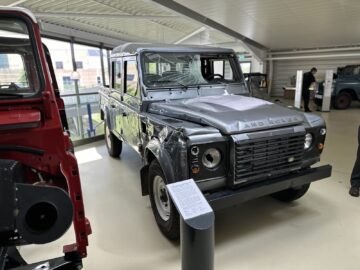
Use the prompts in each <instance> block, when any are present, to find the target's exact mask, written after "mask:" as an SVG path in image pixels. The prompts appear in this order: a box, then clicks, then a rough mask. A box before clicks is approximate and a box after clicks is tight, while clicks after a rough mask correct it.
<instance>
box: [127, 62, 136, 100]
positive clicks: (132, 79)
mask: <svg viewBox="0 0 360 270" xmlns="http://www.w3.org/2000/svg"><path fill="white" fill-rule="evenodd" d="M125 70H126V71H125V72H126V73H125V75H126V90H125V93H127V94H128V95H130V96H134V97H138V96H139V87H138V82H139V76H138V70H137V66H136V61H135V60H129V61H126V62H125Z"/></svg>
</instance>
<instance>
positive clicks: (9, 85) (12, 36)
mask: <svg viewBox="0 0 360 270" xmlns="http://www.w3.org/2000/svg"><path fill="white" fill-rule="evenodd" d="M39 87H40V84H39V77H38V74H37V68H36V63H35V58H34V55H33V49H32V45H31V42H30V37H29V33H28V30H27V27H26V25H25V23H23V22H22V21H20V20H16V19H0V96H1V97H2V98H13V97H23V96H30V95H33V94H34V93H36V92H37V91H38V90H39Z"/></svg>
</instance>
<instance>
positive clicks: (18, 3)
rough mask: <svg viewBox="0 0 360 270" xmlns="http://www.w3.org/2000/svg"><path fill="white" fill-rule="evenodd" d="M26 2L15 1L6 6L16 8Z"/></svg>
mask: <svg viewBox="0 0 360 270" xmlns="http://www.w3.org/2000/svg"><path fill="white" fill-rule="evenodd" d="M26 1H27V0H18V1H15V2H13V3H11V4H9V5H7V6H8V7H15V6H18V5H20V4H22V3H24V2H26Z"/></svg>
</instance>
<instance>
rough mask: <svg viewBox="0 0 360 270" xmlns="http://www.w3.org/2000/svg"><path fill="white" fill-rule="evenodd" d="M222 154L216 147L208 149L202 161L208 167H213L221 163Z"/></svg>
mask: <svg viewBox="0 0 360 270" xmlns="http://www.w3.org/2000/svg"><path fill="white" fill-rule="evenodd" d="M220 161H221V154H220V151H219V150H217V149H215V148H209V149H207V150H206V151H205V152H204V154H203V156H202V163H203V164H204V166H205V167H206V168H209V169H212V168H215V167H216V166H218V165H219V164H220Z"/></svg>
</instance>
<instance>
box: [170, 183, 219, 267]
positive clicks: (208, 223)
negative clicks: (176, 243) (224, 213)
mask: <svg viewBox="0 0 360 270" xmlns="http://www.w3.org/2000/svg"><path fill="white" fill-rule="evenodd" d="M167 190H168V193H169V195H170V197H171V199H172V201H173V203H174V204H175V206H176V208H177V210H178V212H179V214H180V234H181V235H180V242H181V264H182V266H181V269H182V270H199V269H201V270H214V247H215V237H214V222H215V215H214V212H213V210H212V209H211V207H210V205H209V203H208V202H207V200H206V199H205V197H204V195H203V194H202V193H201V191H200V189H199V188H198V186H197V184H196V183H195V181H194V180H193V179H189V180H184V181H180V182H176V183H172V184H169V185H167Z"/></svg>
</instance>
